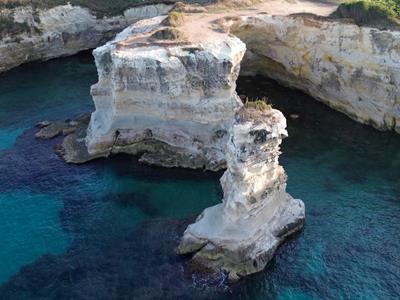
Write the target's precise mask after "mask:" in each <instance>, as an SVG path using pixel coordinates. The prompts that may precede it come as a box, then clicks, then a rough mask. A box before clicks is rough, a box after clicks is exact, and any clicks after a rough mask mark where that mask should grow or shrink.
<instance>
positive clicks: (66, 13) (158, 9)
mask: <svg viewBox="0 0 400 300" xmlns="http://www.w3.org/2000/svg"><path fill="white" fill-rule="evenodd" d="M171 7H172V5H171V4H154V5H145V6H138V7H134V8H130V9H128V10H126V11H125V12H124V13H123V15H119V16H115V17H104V18H97V17H96V16H95V15H94V13H92V12H91V11H90V10H89V9H87V8H83V7H80V6H72V5H62V6H56V7H54V8H51V9H46V10H44V9H43V10H42V9H33V8H32V7H31V6H25V7H17V8H15V9H10V10H6V9H5V10H2V12H1V13H2V15H9V16H12V17H13V20H14V22H16V23H19V24H24V25H25V26H28V28H27V30H26V31H25V32H21V33H19V34H9V35H5V36H0V38H1V39H0V72H4V71H6V70H9V69H11V68H13V67H16V66H18V65H20V64H23V63H25V62H30V61H35V60H47V59H51V58H55V57H60V56H67V55H72V54H75V53H77V52H79V51H82V50H87V49H92V48H96V47H98V46H100V45H102V44H104V43H105V42H107V41H108V40H110V39H112V38H113V37H114V36H115V34H116V33H118V32H120V31H121V30H122V29H124V28H125V27H127V26H128V25H129V24H132V23H133V22H135V21H138V20H141V19H145V18H150V17H155V16H158V15H161V14H165V13H167V12H168V11H169V10H170V8H171Z"/></svg>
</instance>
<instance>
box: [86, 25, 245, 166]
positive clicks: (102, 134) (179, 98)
mask: <svg viewBox="0 0 400 300" xmlns="http://www.w3.org/2000/svg"><path fill="white" fill-rule="evenodd" d="M164 19H165V17H156V18H153V19H149V20H144V21H140V22H138V23H136V24H134V25H133V26H131V27H129V28H127V29H126V30H124V31H123V32H122V33H121V34H119V35H118V36H117V38H116V40H114V41H112V42H110V43H108V44H106V45H105V46H102V47H100V48H97V49H96V50H95V51H94V56H95V60H96V65H97V68H98V73H99V81H98V83H97V84H95V85H94V86H93V87H92V91H91V93H92V96H93V100H94V102H95V106H96V110H95V112H94V113H93V114H92V118H91V121H90V124H89V128H88V135H87V139H86V143H87V147H88V152H89V154H90V155H95V156H98V155H103V156H108V155H110V154H114V153H128V154H142V153H144V155H143V156H142V158H141V161H143V162H147V163H151V164H157V165H161V166H166V167H187V168H203V169H209V170H219V169H221V168H223V167H224V166H225V155H224V148H225V145H226V142H227V138H228V135H227V132H228V130H229V128H230V127H231V124H232V121H233V117H234V115H235V113H236V111H237V110H238V109H239V108H240V107H241V106H242V102H241V101H240V99H239V97H238V96H237V94H236V91H235V90H236V79H237V77H238V73H239V68H240V62H241V60H242V57H243V55H244V52H245V45H244V44H243V43H242V42H241V41H240V40H239V39H237V38H235V37H232V36H228V35H222V38H219V39H213V40H207V41H203V43H201V44H197V43H189V42H186V41H182V40H179V37H178V39H177V40H176V39H175V40H173V41H171V40H162V39H161V40H154V39H153V37H154V33H156V32H159V30H160V29H161V30H164V29H166V28H168V27H164V26H163V25H162V21H163V20H164ZM163 28H164V29H163Z"/></svg>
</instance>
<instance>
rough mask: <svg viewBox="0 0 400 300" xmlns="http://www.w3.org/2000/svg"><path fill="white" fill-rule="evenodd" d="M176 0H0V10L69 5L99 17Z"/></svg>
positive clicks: (189, 1) (194, 1)
mask: <svg viewBox="0 0 400 300" xmlns="http://www.w3.org/2000/svg"><path fill="white" fill-rule="evenodd" d="M181 1H183V2H188V3H203V4H204V3H210V2H213V1H211V0H197V1H196V0H186V1H185V0H181ZM175 2H178V0H0V10H1V9H3V8H15V7H19V6H27V5H32V6H33V7H34V8H52V7H55V6H58V5H65V4H68V3H70V4H71V5H76V6H82V7H87V8H89V9H90V10H92V11H93V12H95V13H96V14H97V15H98V16H99V17H102V16H112V15H118V14H121V13H122V12H123V11H124V10H126V9H128V8H130V7H135V6H140V5H145V4H158V3H168V4H173V3H175Z"/></svg>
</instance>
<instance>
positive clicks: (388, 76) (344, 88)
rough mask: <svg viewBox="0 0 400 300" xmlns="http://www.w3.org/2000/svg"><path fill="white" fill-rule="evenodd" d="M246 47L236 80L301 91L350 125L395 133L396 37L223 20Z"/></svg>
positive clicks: (282, 20) (273, 20) (399, 69)
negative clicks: (265, 80)
mask: <svg viewBox="0 0 400 300" xmlns="http://www.w3.org/2000/svg"><path fill="white" fill-rule="evenodd" d="M227 23H228V25H226V26H228V27H230V32H231V33H232V34H234V35H236V36H237V37H239V38H240V39H241V40H242V41H243V42H245V43H246V46H247V49H248V50H247V52H246V56H245V59H244V61H243V64H242V69H241V71H242V74H244V75H255V74H262V75H266V76H268V77H270V78H272V79H275V80H277V81H279V82H280V83H281V84H283V85H286V86H289V87H293V88H297V89H300V90H303V91H305V92H306V93H308V94H310V95H311V96H313V97H315V98H316V99H318V100H320V101H322V102H324V103H326V104H327V105H329V106H330V107H332V108H334V109H336V110H338V111H340V112H343V113H345V114H346V115H348V116H349V117H351V118H352V119H354V120H356V121H358V122H360V123H364V124H368V125H372V126H374V127H375V128H377V129H380V130H395V131H397V132H398V133H400V88H399V87H400V32H399V31H383V30H379V29H375V28H368V27H359V26H357V25H355V24H351V23H346V22H343V21H334V20H330V19H328V18H321V17H316V16H310V15H297V16H296V15H294V16H272V15H268V14H260V15H257V16H251V17H238V18H236V19H234V20H233V19H231V20H227Z"/></svg>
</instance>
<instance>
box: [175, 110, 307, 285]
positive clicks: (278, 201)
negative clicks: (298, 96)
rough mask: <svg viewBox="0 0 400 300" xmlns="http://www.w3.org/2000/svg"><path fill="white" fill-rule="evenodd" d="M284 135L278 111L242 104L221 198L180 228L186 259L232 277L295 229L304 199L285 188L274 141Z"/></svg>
mask: <svg viewBox="0 0 400 300" xmlns="http://www.w3.org/2000/svg"><path fill="white" fill-rule="evenodd" d="M286 136H287V131H286V119H285V117H284V116H283V115H282V113H281V112H279V111H277V110H275V109H270V110H266V111H262V112H261V111H258V110H255V109H245V108H243V109H242V110H241V111H240V112H239V113H238V114H237V115H236V118H235V123H234V124H233V127H232V128H231V130H230V133H229V142H228V145H227V151H226V160H227V166H228V169H227V171H226V172H225V173H224V175H223V176H222V178H221V185H222V189H223V191H224V199H223V203H221V204H218V205H216V206H213V207H210V208H207V209H206V210H204V212H203V213H202V214H201V215H200V216H199V217H198V219H197V220H196V223H194V224H192V225H190V226H189V227H188V228H187V230H186V231H185V233H184V236H183V238H182V241H181V243H180V244H179V246H178V248H177V253H179V254H188V253H194V255H193V258H192V265H194V266H195V267H200V268H201V269H206V270H210V271H213V272H218V271H225V272H227V273H229V278H230V279H232V280H235V279H238V278H239V277H241V276H245V275H248V274H251V273H255V272H258V271H260V270H262V269H263V268H264V267H265V266H266V264H267V263H268V262H269V261H270V260H271V258H272V257H273V255H274V253H275V251H276V249H277V247H278V246H279V245H280V244H281V243H282V242H283V241H284V239H285V238H286V237H288V236H289V235H290V234H292V233H294V232H296V231H298V230H300V229H301V228H302V226H303V223H304V219H305V209H304V204H303V202H302V201H301V200H297V199H293V198H292V197H291V196H290V195H289V194H288V193H286V180H287V176H286V173H285V171H284V169H283V168H282V167H281V166H280V165H279V162H278V158H279V154H280V151H279V146H280V144H281V142H282V138H284V137H286Z"/></svg>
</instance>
